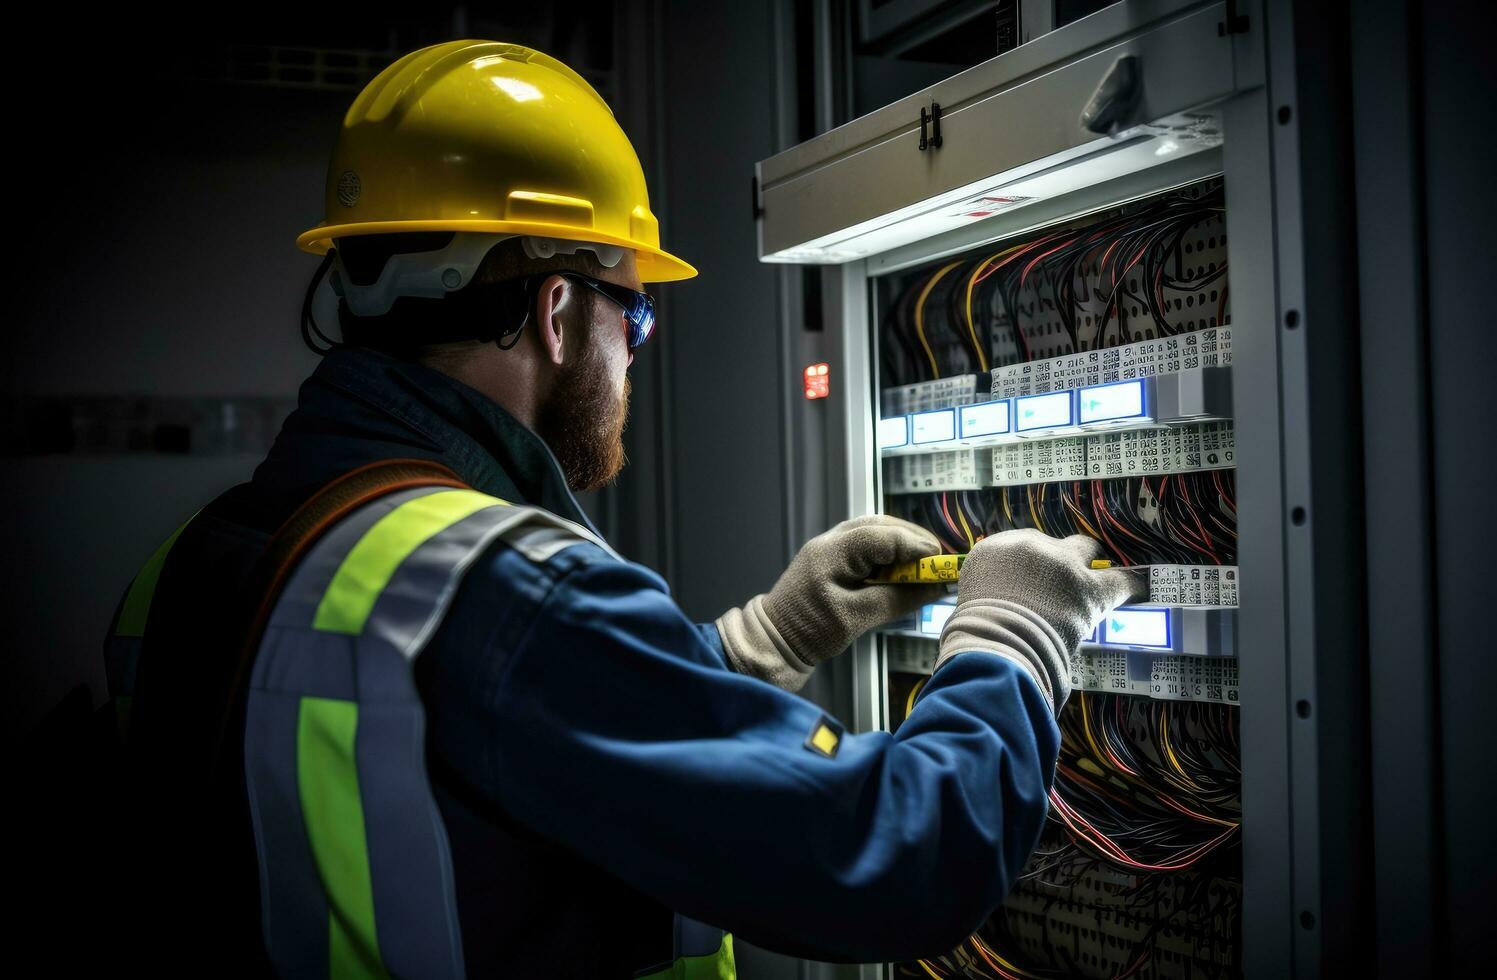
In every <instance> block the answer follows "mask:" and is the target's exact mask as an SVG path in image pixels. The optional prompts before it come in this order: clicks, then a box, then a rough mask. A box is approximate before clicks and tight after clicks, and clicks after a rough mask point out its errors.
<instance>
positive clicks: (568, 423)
mask: <svg viewBox="0 0 1497 980" xmlns="http://www.w3.org/2000/svg"><path fill="white" fill-rule="evenodd" d="M580 346H581V348H582V349H581V351H580V353H579V356H578V358H577V359H576V361H575V362H574V363H573V364H572V365H570V366H563V368H562V371H561V373H560V374H559V375H558V376H557V378H556V383H555V384H553V385H552V386H551V391H550V393H549V394H548V395H547V396H546V399H545V401H544V402H543V403H542V404H541V405H540V407H539V409H538V410H537V412H536V434H537V435H539V436H540V437H541V438H542V439H544V440H545V442H546V445H547V446H549V447H550V448H551V452H552V453H553V454H554V455H555V456H556V462H557V463H558V464H559V465H560V466H561V473H562V476H564V477H566V481H567V486H568V487H569V488H571V490H572V491H573V492H574V493H583V492H585V491H588V490H597V489H599V488H600V487H603V486H606V485H607V484H608V483H610V482H612V481H613V478H614V477H616V476H618V474H619V471H620V470H622V469H623V468H624V463H625V456H624V424H625V422H627V421H628V418H629V387H630V386H629V376H628V375H627V374H626V375H624V387H623V390H622V391H621V392H620V393H619V397H618V398H617V399H615V398H614V397H613V390H612V389H613V385H612V384H611V383H610V379H609V377H608V365H607V364H606V362H605V361H604V360H603V358H602V357H601V356H600V355H599V353H598V349H597V346H596V345H595V344H592V343H588V342H586V341H584V343H583V344H582V345H580Z"/></svg>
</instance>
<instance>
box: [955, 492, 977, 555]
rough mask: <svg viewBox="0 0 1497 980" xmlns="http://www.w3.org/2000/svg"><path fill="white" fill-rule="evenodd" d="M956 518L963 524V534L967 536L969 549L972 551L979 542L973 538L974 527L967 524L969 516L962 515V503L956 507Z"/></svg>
mask: <svg viewBox="0 0 1497 980" xmlns="http://www.w3.org/2000/svg"><path fill="white" fill-rule="evenodd" d="M956 517H957V520H959V521H961V522H962V533H963V534H965V535H966V536H967V548H968V550H971V548H972V547H973V546H975V545H976V544H977V541H976V539H975V538H973V537H972V527H971V526H970V525H969V524H968V523H967V515H966V514H963V513H962V505H961V504H960V503H958V504H957V505H956Z"/></svg>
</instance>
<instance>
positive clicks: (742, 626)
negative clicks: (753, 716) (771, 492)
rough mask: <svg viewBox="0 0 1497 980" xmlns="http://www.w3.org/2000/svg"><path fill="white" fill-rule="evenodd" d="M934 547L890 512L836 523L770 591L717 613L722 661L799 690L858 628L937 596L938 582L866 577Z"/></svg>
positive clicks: (941, 589)
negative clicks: (891, 581)
mask: <svg viewBox="0 0 1497 980" xmlns="http://www.w3.org/2000/svg"><path fill="white" fill-rule="evenodd" d="M940 552H941V543H940V542H939V541H937V540H936V536H935V535H934V534H931V533H930V532H929V531H927V530H925V528H923V527H920V526H918V525H915V524H911V523H910V522H909V521H902V520H900V519H899V518H897V517H888V516H886V515H882V514H876V515H873V516H871V517H858V518H854V519H853V520H850V521H843V522H842V523H841V524H838V525H837V526H836V527H834V528H832V529H831V530H830V531H827V532H825V533H824V534H820V535H817V536H816V537H814V538H812V539H811V540H810V541H807V542H806V544H805V546H804V547H802V548H801V550H800V553H799V554H797V555H796V556H795V560H794V561H792V562H791V563H790V567H789V568H787V569H785V574H783V575H781V576H780V579H779V581H777V582H776V583H775V584H774V588H772V589H770V590H769V591H768V592H767V593H763V594H761V595H756V596H754V597H753V598H752V599H750V600H749V601H748V603H747V604H746V605H745V606H743V608H741V609H729V610H728V611H727V612H725V613H723V614H722V615H721V616H720V617H718V620H717V631H718V633H719V634H721V635H722V640H723V652H724V654H726V655H727V658H728V663H729V665H731V666H732V668H733V669H734V670H736V671H737V672H738V673H740V674H749V675H751V676H753V677H757V678H759V679H760V680H765V681H769V682H770V683H771V684H773V685H775V686H776V687H780V688H784V689H785V690H787V691H798V690H800V688H801V685H803V684H805V683H806V679H807V678H808V677H810V676H811V671H812V670H813V669H814V668H815V667H816V665H817V664H819V663H821V662H822V661H824V660H830V659H831V658H832V657H834V656H836V655H837V654H839V653H841V652H842V651H843V650H845V649H847V647H848V646H849V645H850V644H851V643H852V641H853V640H855V639H857V638H858V637H859V636H860V635H862V634H863V633H865V632H866V631H868V630H870V629H872V628H873V627H875V626H880V625H882V624H884V623H887V622H889V621H890V620H892V619H898V618H899V617H900V616H903V615H907V614H909V613H911V612H913V611H915V610H916V609H918V608H920V607H921V606H923V605H926V604H928V603H931V602H934V601H936V600H937V599H939V598H941V597H942V596H943V595H945V594H946V587H945V586H942V585H929V586H920V585H892V584H881V585H880V584H869V583H868V582H867V579H868V578H870V577H872V576H873V575H875V574H877V573H878V572H879V571H880V570H882V569H883V568H885V567H886V566H889V565H896V564H899V563H901V562H909V561H915V560H916V559H918V558H925V557H927V556H929V555H936V554H940Z"/></svg>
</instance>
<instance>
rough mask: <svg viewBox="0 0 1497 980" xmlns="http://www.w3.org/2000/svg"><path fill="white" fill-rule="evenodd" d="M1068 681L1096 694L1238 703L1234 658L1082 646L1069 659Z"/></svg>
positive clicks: (1078, 687)
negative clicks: (1174, 654) (1070, 660)
mask: <svg viewBox="0 0 1497 980" xmlns="http://www.w3.org/2000/svg"><path fill="white" fill-rule="evenodd" d="M1071 664H1072V666H1071V686H1072V687H1073V688H1076V689H1078V690H1082V691H1095V692H1097V693H1100V694H1130V695H1134V696H1137V697H1148V698H1154V699H1155V700H1159V701H1207V702H1211V703H1213V704H1239V703H1240V702H1241V695H1240V692H1239V689H1238V683H1237V658H1236V657H1181V656H1172V655H1163V654H1148V653H1122V652H1113V651H1107V650H1093V649H1085V648H1083V649H1081V650H1079V651H1077V653H1076V656H1075V658H1073V660H1072V662H1071Z"/></svg>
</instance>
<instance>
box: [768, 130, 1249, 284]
mask: <svg viewBox="0 0 1497 980" xmlns="http://www.w3.org/2000/svg"><path fill="white" fill-rule="evenodd" d="M1161 122H1188V123H1191V124H1194V125H1196V126H1197V127H1199V132H1198V133H1192V134H1184V133H1181V132H1179V131H1178V130H1171V131H1167V132H1162V131H1160V130H1156V129H1155V127H1150V126H1139V127H1136V128H1135V129H1134V130H1131V131H1128V132H1124V133H1120V134H1118V135H1117V136H1116V137H1111V138H1109V139H1107V140H1099V141H1097V142H1096V143H1092V144H1088V145H1086V146H1082V147H1077V148H1075V149H1073V150H1071V151H1068V152H1066V153H1062V154H1057V155H1056V156H1054V157H1050V158H1047V159H1046V160H1042V161H1035V162H1033V163H1030V164H1026V165H1025V166H1023V167H1018V168H1015V169H1014V170H1011V171H1008V172H1005V173H1001V174H995V175H994V176H992V177H989V178H987V179H986V180H981V181H975V182H973V183H971V184H966V185H964V186H961V187H957V188H953V189H952V190H950V191H946V192H943V193H941V194H937V195H935V196H933V197H930V198H927V199H926V200H924V201H920V202H918V203H916V204H911V205H908V206H906V207H903V208H900V209H898V210H896V211H892V212H890V213H888V214H884V215H880V216H879V217H876V218H870V219H868V220H867V221H862V222H859V223H858V224H855V225H852V226H850V227H847V228H843V229H840V230H838V231H835V232H832V233H831V234H829V235H823V236H822V237H820V238H816V239H812V240H811V241H808V242H805V243H804V244H802V245H798V246H794V247H791V248H785V249H781V250H780V251H778V252H772V253H770V254H768V255H765V256H764V257H763V259H762V261H764V262H797V263H825V264H841V263H843V262H850V261H852V260H854V259H859V258H864V257H867V256H870V255H879V254H881V253H883V252H887V251H889V250H891V249H893V248H896V247H898V246H900V245H906V244H909V243H910V242H917V241H921V240H922V239H926V238H930V237H932V236H934V235H939V234H941V233H943V232H948V231H952V230H954V229H956V228H961V227H964V226H966V225H970V224H972V223H973V222H974V221H981V220H983V219H985V218H989V217H992V216H993V215H994V214H997V213H1000V212H1005V211H1012V210H1014V209H1016V208H1021V207H1024V206H1026V205H1030V204H1033V203H1035V202H1036V201H1044V200H1050V199H1054V198H1057V197H1064V196H1065V195H1067V194H1071V193H1074V192H1075V191H1078V190H1081V189H1082V188H1086V187H1092V186H1094V185H1096V184H1100V183H1104V182H1106V181H1109V180H1113V179H1115V178H1118V177H1122V176H1125V175H1129V174H1136V173H1140V172H1142V171H1144V170H1147V169H1149V168H1151V167H1156V166H1158V165H1160V164H1162V163H1167V162H1169V161H1171V160H1175V159H1179V158H1181V157H1185V156H1190V155H1191V154H1194V153H1199V152H1201V151H1203V150H1209V149H1213V148H1215V147H1218V146H1220V145H1221V137H1220V136H1219V135H1214V134H1215V133H1216V132H1219V129H1218V128H1216V127H1214V126H1209V125H1207V124H1208V123H1210V122H1211V119H1210V118H1209V117H1208V116H1206V115H1205V114H1198V115H1196V116H1195V117H1193V118H1192V119H1189V120H1186V119H1185V118H1184V117H1181V118H1179V119H1174V118H1171V119H1168V120H1161ZM1036 171H1037V172H1036Z"/></svg>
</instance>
